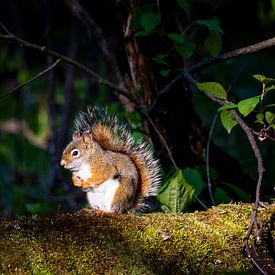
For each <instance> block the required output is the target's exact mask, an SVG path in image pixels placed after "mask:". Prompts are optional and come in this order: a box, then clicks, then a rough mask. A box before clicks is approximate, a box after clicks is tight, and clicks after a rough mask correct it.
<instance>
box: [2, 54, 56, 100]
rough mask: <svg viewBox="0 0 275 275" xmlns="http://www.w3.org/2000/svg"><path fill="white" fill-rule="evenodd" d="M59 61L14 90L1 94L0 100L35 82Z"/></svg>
mask: <svg viewBox="0 0 275 275" xmlns="http://www.w3.org/2000/svg"><path fill="white" fill-rule="evenodd" d="M60 61H61V59H57V60H56V61H55V62H54V63H53V64H52V65H51V66H49V67H47V68H46V69H45V70H43V71H41V72H39V73H38V74H37V75H35V76H34V77H32V78H31V79H29V80H28V81H26V82H24V83H23V84H21V85H18V86H16V87H15V88H14V89H12V90H10V91H8V92H6V93H3V94H2V95H0V99H2V98H4V97H6V96H9V95H11V94H12V93H15V92H18V91H19V90H20V89H21V88H23V87H24V86H26V85H28V84H30V83H31V82H33V81H34V80H36V79H37V78H39V77H41V76H42V75H44V74H46V73H47V72H49V71H50V70H52V69H53V68H54V67H55V66H56V65H57V64H59V63H60Z"/></svg>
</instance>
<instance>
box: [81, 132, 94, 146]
mask: <svg viewBox="0 0 275 275" xmlns="http://www.w3.org/2000/svg"><path fill="white" fill-rule="evenodd" d="M82 139H83V142H84V143H91V142H92V140H93V137H92V134H91V133H90V132H88V131H87V132H84V133H83V135H82Z"/></svg>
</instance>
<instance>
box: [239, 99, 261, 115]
mask: <svg viewBox="0 0 275 275" xmlns="http://www.w3.org/2000/svg"><path fill="white" fill-rule="evenodd" d="M260 99H261V96H254V97H251V98H247V99H244V100H241V101H240V102H239V103H238V109H239V111H240V113H241V114H242V115H243V116H247V115H249V114H250V113H251V112H252V111H254V109H255V107H256V106H257V105H258V103H259V102H260Z"/></svg>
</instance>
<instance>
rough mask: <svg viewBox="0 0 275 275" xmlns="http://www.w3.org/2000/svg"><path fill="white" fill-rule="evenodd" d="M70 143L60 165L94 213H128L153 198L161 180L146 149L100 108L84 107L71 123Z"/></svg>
mask: <svg viewBox="0 0 275 275" xmlns="http://www.w3.org/2000/svg"><path fill="white" fill-rule="evenodd" d="M75 125H76V131H75V132H74V134H73V138H72V141H71V142H70V143H69V144H68V145H67V147H66V148H65V150H64V151H63V154H62V158H61V165H62V166H64V168H66V169H69V170H71V171H72V180H73V184H74V185H75V186H78V187H81V188H82V189H83V190H84V191H86V192H87V199H88V202H89V204H90V206H91V208H92V209H95V210H100V211H103V212H109V213H129V212H134V211H136V210H138V209H139V208H141V207H142V206H143V205H144V204H143V201H144V198H145V197H148V196H154V195H156V194H157V191H158V189H159V185H160V181H161V176H160V165H159V161H158V160H157V159H156V158H155V157H154V156H153V152H152V150H151V148H150V146H149V144H147V143H144V142H141V141H135V140H134V139H133V137H132V135H131V132H130V131H129V130H128V129H127V126H126V125H125V124H122V123H120V122H119V121H118V119H117V117H116V116H112V115H110V114H108V113H107V111H106V110H103V109H100V108H98V107H88V109H87V112H82V113H81V114H80V115H79V117H78V119H76V121H75Z"/></svg>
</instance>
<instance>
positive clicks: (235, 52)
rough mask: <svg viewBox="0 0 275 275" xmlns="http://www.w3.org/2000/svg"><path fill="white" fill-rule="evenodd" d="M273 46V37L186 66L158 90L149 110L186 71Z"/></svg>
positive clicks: (195, 70) (190, 71)
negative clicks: (183, 70)
mask: <svg viewBox="0 0 275 275" xmlns="http://www.w3.org/2000/svg"><path fill="white" fill-rule="evenodd" d="M274 46H275V37H273V38H270V39H267V40H264V41H262V42H259V43H256V44H252V45H249V46H247V47H243V48H239V49H236V50H233V51H230V52H227V53H224V54H221V55H219V56H216V57H213V58H208V59H206V60H204V61H202V62H199V63H197V64H195V65H193V66H191V67H189V68H187V69H186V70H185V72H183V73H181V74H179V75H178V76H177V77H175V78H174V79H173V80H171V81H170V82H169V83H168V84H167V85H166V86H165V87H164V88H162V89H161V90H160V92H159V94H158V96H157V98H156V100H155V102H154V103H153V104H152V106H151V107H150V112H151V111H152V110H153V109H154V108H155V106H156V105H157V102H158V100H159V97H160V96H162V95H164V94H166V93H168V92H169V91H170V89H171V88H172V87H173V86H174V85H175V84H176V83H178V82H179V81H180V80H183V79H185V78H186V73H189V74H190V73H195V72H197V71H199V70H202V69H205V68H206V67H210V66H212V65H216V64H218V63H221V62H223V61H225V60H229V59H232V58H236V57H239V56H244V55H248V54H252V53H255V52H259V51H261V50H263V49H266V48H270V47H274Z"/></svg>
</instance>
